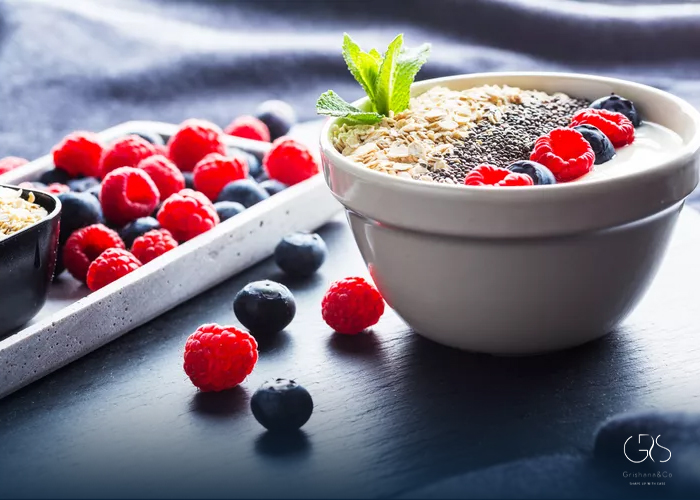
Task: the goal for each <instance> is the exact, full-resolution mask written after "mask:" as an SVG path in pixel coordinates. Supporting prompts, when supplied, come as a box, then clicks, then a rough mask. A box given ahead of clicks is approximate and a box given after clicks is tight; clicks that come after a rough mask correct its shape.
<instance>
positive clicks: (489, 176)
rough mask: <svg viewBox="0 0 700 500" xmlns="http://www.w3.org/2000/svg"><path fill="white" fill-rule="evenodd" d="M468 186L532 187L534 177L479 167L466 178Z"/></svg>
mask: <svg viewBox="0 0 700 500" xmlns="http://www.w3.org/2000/svg"><path fill="white" fill-rule="evenodd" d="M464 184H465V185H466V186H532V185H533V184H534V182H533V181H532V177H530V176H529V175H525V174H519V173H517V172H511V171H510V170H508V169H507V168H501V167H494V166H493V165H479V166H478V167H476V168H474V169H472V170H471V171H470V172H469V173H468V174H467V176H466V177H465V178H464Z"/></svg>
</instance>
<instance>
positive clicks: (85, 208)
mask: <svg viewBox="0 0 700 500" xmlns="http://www.w3.org/2000/svg"><path fill="white" fill-rule="evenodd" d="M58 199H59V200H61V205H62V206H63V208H62V209H61V229H60V236H59V241H60V242H61V243H65V242H66V240H67V239H68V237H69V236H70V235H71V234H73V233H74V232H75V231H77V230H78V229H80V228H83V227H86V226H90V225H92V224H98V223H100V222H103V220H104V218H103V217H102V207H101V206H100V202H99V201H97V200H96V199H95V197H94V196H92V195H91V194H89V193H73V192H68V193H61V194H59V195H58Z"/></svg>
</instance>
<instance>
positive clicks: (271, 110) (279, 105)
mask: <svg viewBox="0 0 700 500" xmlns="http://www.w3.org/2000/svg"><path fill="white" fill-rule="evenodd" d="M255 116H256V117H257V118H258V119H259V120H261V121H262V122H263V123H264V124H265V125H267V128H269V129H270V137H271V138H272V140H273V141H274V140H275V139H277V138H278V137H282V136H283V135H285V134H287V132H289V129H291V128H292V125H294V124H295V123H296V121H297V118H296V113H295V112H294V108H292V107H291V106H290V105H289V104H287V103H286V102H284V101H279V100H271V101H265V102H263V103H262V104H261V105H260V106H258V109H257V110H256V111H255Z"/></svg>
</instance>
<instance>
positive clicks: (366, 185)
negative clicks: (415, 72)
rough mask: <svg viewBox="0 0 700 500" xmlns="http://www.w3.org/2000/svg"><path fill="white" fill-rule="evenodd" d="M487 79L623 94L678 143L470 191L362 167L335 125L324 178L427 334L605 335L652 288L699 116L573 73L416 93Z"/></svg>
mask: <svg viewBox="0 0 700 500" xmlns="http://www.w3.org/2000/svg"><path fill="white" fill-rule="evenodd" d="M487 83H490V84H507V85H511V86H516V87H521V88H524V89H539V90H543V91H546V92H549V93H552V92H557V91H560V92H565V93H567V94H569V95H571V96H574V97H579V98H588V99H591V100H592V99H596V98H598V97H600V96H605V95H608V94H610V93H611V92H615V93H618V94H620V95H623V96H625V97H627V98H629V99H631V100H633V101H634V102H635V105H636V106H637V107H638V109H639V110H640V112H641V114H642V116H643V117H644V118H645V119H648V120H650V121H652V122H656V123H659V124H661V125H664V126H666V127H668V128H670V129H671V130H673V131H675V132H676V133H677V134H678V135H680V136H681V138H682V139H683V146H682V147H680V148H679V149H678V150H677V151H675V152H673V153H672V154H669V157H668V158H667V160H666V161H665V162H663V163H661V164H659V165H657V166H655V167H651V168H647V169H644V170H640V171H638V172H634V173H631V174H629V175H626V176H621V177H616V178H614V179H601V180H591V181H588V182H580V183H577V182H572V183H568V184H560V185H553V186H537V187H508V188H503V189H496V188H483V187H467V186H455V185H446V184H436V183H426V182H421V181H414V180H411V179H401V178H398V177H393V176H389V175H386V174H382V173H379V172H374V171H372V170H369V169H367V168H365V167H363V166H362V165H358V164H355V163H353V162H351V161H349V160H348V159H346V158H345V157H343V156H342V155H341V154H340V153H338V152H337V151H336V150H335V149H334V148H333V146H332V144H331V142H330V128H331V125H332V123H333V121H330V120H329V122H328V123H327V124H326V126H325V127H324V129H323V132H322V134H321V150H322V157H323V170H324V174H325V178H326V181H327V183H328V185H329V187H330V188H331V190H332V192H333V193H334V195H335V196H336V198H337V199H338V200H339V201H340V202H341V203H342V204H343V205H344V206H345V208H346V210H347V213H348V218H349V221H350V225H351V227H352V231H353V234H354V236H355V240H356V242H357V244H358V246H359V248H360V251H361V252H362V256H363V258H364V260H365V262H366V263H367V265H368V268H369V270H370V273H371V275H372V277H373V279H374V281H375V283H376V285H377V287H378V288H379V290H380V291H381V293H382V294H383V295H384V298H385V299H386V301H387V303H388V304H389V305H390V306H391V307H392V308H393V309H394V310H395V311H396V312H397V313H398V314H399V315H400V316H401V317H402V318H403V319H404V321H406V323H408V324H409V325H410V326H411V327H412V328H413V329H414V330H415V331H416V332H418V333H420V334H421V335H423V336H425V337H428V338H430V339H432V340H435V341H437V342H440V343H442V344H446V345H449V346H454V347H458V348H461V349H467V350H470V351H478V352H486V353H493V354H509V355H512V354H516V355H520V354H533V353H541V352H546V351H551V350H556V349H562V348H566V347H572V346H575V345H578V344H581V343H584V342H587V341H589V340H592V339H595V338H597V337H600V336H602V335H605V334H606V333H608V332H610V331H611V330H612V329H614V328H615V326H616V325H618V324H619V322H620V321H621V320H622V319H624V318H625V316H627V314H629V312H630V311H631V310H632V309H633V308H634V306H635V305H636V303H637V302H638V301H639V299H640V298H641V297H642V295H643V294H644V292H645V290H646V289H647V287H648V285H649V283H650V282H651V280H652V278H653V277H654V274H655V272H656V270H657V268H658V267H659V263H660V261H661V259H662V257H663V254H664V252H665V250H666V247H667V244H668V241H669V238H670V235H671V232H672V229H673V226H674V224H675V221H676V219H677V217H678V214H679V212H680V210H681V208H682V206H683V201H684V199H685V198H686V196H687V195H688V194H690V192H691V191H693V189H694V188H695V186H696V185H697V184H698V156H699V150H700V115H699V114H698V112H697V111H696V110H695V109H694V108H693V107H692V106H691V105H690V104H688V103H686V102H685V101H683V100H681V99H679V98H677V97H675V96H673V95H670V94H668V93H666V92H662V91H660V90H657V89H654V88H651V87H647V86H645V85H640V84H636V83H632V82H627V81H624V80H615V79H610V78H602V77H597V76H588V75H577V74H561V73H484V74H473V75H464V76H456V77H450V78H441V79H436V80H427V81H423V82H420V83H417V84H415V85H414V86H413V92H414V94H420V93H421V92H424V91H425V90H427V89H429V88H431V87H433V86H435V85H443V86H447V87H449V88H452V89H456V90H460V89H466V88H469V87H474V86H479V85H483V84H487ZM357 104H358V105H361V104H362V101H359V102H358V103H357Z"/></svg>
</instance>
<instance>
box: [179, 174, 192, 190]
mask: <svg viewBox="0 0 700 500" xmlns="http://www.w3.org/2000/svg"><path fill="white" fill-rule="evenodd" d="M182 176H183V177H184V178H185V187H186V188H187V189H194V173H193V172H182ZM181 185H182V184H181Z"/></svg>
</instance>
